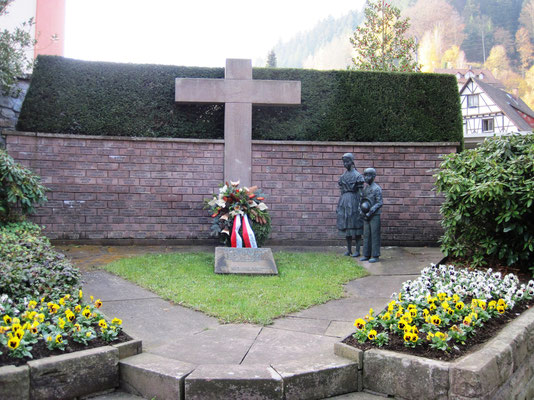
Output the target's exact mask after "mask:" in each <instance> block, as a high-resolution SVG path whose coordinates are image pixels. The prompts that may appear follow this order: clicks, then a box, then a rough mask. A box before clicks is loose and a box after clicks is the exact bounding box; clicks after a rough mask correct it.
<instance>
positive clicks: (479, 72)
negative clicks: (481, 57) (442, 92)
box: [434, 67, 504, 88]
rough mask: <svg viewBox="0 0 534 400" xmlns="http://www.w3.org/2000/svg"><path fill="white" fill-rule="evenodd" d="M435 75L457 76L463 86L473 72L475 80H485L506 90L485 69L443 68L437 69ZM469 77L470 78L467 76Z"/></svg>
mask: <svg viewBox="0 0 534 400" xmlns="http://www.w3.org/2000/svg"><path fill="white" fill-rule="evenodd" d="M434 72H435V73H437V74H452V75H455V76H456V79H457V80H458V83H459V84H461V85H463V84H465V83H466V82H467V80H468V79H469V78H470V77H471V76H470V75H471V74H469V75H468V72H471V73H472V74H473V77H474V78H478V79H483V80H484V82H486V83H489V84H492V85H495V86H498V87H500V88H504V85H503V84H502V83H501V82H500V81H499V80H497V78H495V77H494V76H493V74H492V73H491V71H490V70H488V69H483V68H472V67H469V68H441V69H435V70H434ZM466 75H468V76H466Z"/></svg>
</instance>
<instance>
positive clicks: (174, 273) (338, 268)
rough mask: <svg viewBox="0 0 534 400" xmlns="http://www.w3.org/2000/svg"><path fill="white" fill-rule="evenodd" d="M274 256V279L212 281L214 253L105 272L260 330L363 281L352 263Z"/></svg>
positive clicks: (122, 263)
mask: <svg viewBox="0 0 534 400" xmlns="http://www.w3.org/2000/svg"><path fill="white" fill-rule="evenodd" d="M273 255H274V259H275V261H276V265H277V267H278V272H279V275H278V276H238V275H216V274H215V273H214V272H213V264H214V255H213V253H173V254H156V255H154V254H146V255H143V256H140V257H132V258H125V259H121V260H118V261H115V262H112V263H110V264H107V265H105V266H104V267H103V268H104V269H106V270H107V271H110V272H112V273H114V274H116V275H119V276H122V277H123V278H126V279H128V280H130V281H132V282H135V283H137V284H138V285H140V286H142V287H144V288H147V289H149V290H151V291H152V292H154V293H157V294H158V295H159V296H161V297H163V298H164V299H167V300H171V301H173V302H175V303H177V304H181V305H183V306H186V307H190V308H193V309H195V310H199V311H203V312H205V313H206V314H208V315H212V316H214V317H217V318H219V320H220V321H222V322H251V323H258V324H270V323H272V320H273V319H274V318H277V317H280V316H283V315H286V314H289V313H292V312H295V311H299V310H303V309H305V308H308V307H310V306H313V305H315V304H320V303H324V302H326V301H328V300H332V299H338V298H341V297H343V293H344V291H343V284H344V283H346V282H348V281H350V280H353V279H356V278H360V277H362V276H365V275H367V272H366V271H365V269H364V268H362V267H361V266H359V265H357V264H356V263H355V260H354V259H353V258H352V257H344V256H341V255H336V254H332V253H326V254H325V253H284V252H281V253H274V254H273Z"/></svg>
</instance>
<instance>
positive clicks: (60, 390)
mask: <svg viewBox="0 0 534 400" xmlns="http://www.w3.org/2000/svg"><path fill="white" fill-rule="evenodd" d="M141 351H142V342H141V340H136V339H134V340H130V341H128V342H124V343H119V344H116V345H115V344H112V345H109V346H102V347H96V348H93V349H88V350H81V351H76V352H73V353H66V354H61V355H57V356H50V357H46V358H42V359H39V360H30V361H28V362H27V363H26V365H22V366H19V367H15V366H13V365H6V366H3V367H0V398H2V399H10V400H19V399H20V400H29V399H35V400H38V399H43V400H49V399H56V398H65V397H80V396H87V395H90V394H94V393H99V392H103V391H106V390H109V389H115V388H117V387H118V386H119V360H121V359H123V358H126V357H129V356H132V355H135V354H139V353H140V352H141Z"/></svg>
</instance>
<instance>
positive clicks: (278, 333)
mask: <svg viewBox="0 0 534 400" xmlns="http://www.w3.org/2000/svg"><path fill="white" fill-rule="evenodd" d="M60 249H61V250H62V251H64V252H65V254H67V255H68V256H69V257H70V258H71V259H72V260H73V261H74V264H75V265H78V266H80V267H81V268H82V270H83V276H84V281H85V283H84V292H85V293H86V294H92V295H93V296H95V298H100V299H102V301H103V302H104V306H103V311H104V312H105V313H106V314H107V315H108V316H110V317H118V318H121V319H122V320H123V325H124V329H125V331H126V332H128V333H129V334H130V335H132V336H133V337H135V338H139V339H142V340H143V350H144V351H145V352H149V353H153V354H157V355H160V356H164V357H166V358H171V359H176V360H180V361H184V362H188V363H191V364H196V365H199V364H241V365H248V364H266V365H270V364H273V363H283V362H289V361H294V360H299V359H310V358H311V359H313V358H315V359H317V358H319V359H320V358H323V359H324V358H328V357H332V355H333V346H334V343H335V342H337V341H339V340H340V339H343V338H345V337H346V336H348V335H349V334H350V333H351V332H353V331H354V327H353V322H354V320H355V319H356V318H358V317H361V316H363V315H365V314H366V313H367V312H368V310H369V308H370V307H373V308H374V309H375V310H377V311H379V310H381V309H382V308H384V307H385V305H386V304H387V303H388V302H389V301H390V295H391V293H392V292H396V291H398V290H399V288H400V286H401V284H402V282H404V281H406V280H408V279H413V278H415V277H416V276H417V275H418V274H419V272H420V271H421V269H422V268H424V267H427V266H428V265H430V263H437V262H439V261H440V260H441V258H442V254H441V252H440V251H439V249H438V248H426V247H425V248H400V247H387V248H384V249H383V251H382V254H383V255H382V257H381V262H380V263H376V264H369V263H367V262H362V263H361V264H362V265H363V266H364V267H365V268H366V269H367V270H368V271H369V272H370V275H369V276H367V277H365V278H361V279H357V280H354V281H352V282H349V283H348V284H347V285H346V293H347V296H346V297H344V298H342V299H340V300H333V301H329V302H328V303H325V304H321V305H318V306H314V307H311V308H309V309H307V310H303V311H300V312H298V313H294V314H291V315H288V316H287V317H284V318H279V319H276V320H275V322H274V323H273V324H272V325H268V326H260V325H253V324H220V323H219V322H218V321H217V319H216V318H213V317H209V316H206V315H205V314H203V313H201V312H197V311H193V310H191V309H188V308H185V307H181V306H179V305H175V304H172V303H170V302H167V301H164V300H162V299H161V298H160V297H158V296H157V295H155V294H154V293H152V292H150V291H148V290H145V289H143V288H140V287H139V286H137V285H135V284H132V283H130V282H128V281H125V280H124V279H121V278H119V277H116V276H114V275H111V274H109V273H107V272H104V271H100V270H97V269H94V268H93V267H95V266H98V265H101V264H102V263H107V262H110V261H111V260H113V259H117V258H120V257H126V256H129V255H135V254H142V253H146V252H163V251H166V252H170V251H198V250H200V248H198V247H178V246H175V247H158V246H149V247H140V246H135V247H129V246H126V247H122V248H121V247H96V246H70V247H68V248H66V247H60ZM282 250H283V251H288V250H290V251H321V252H335V253H337V254H339V253H342V252H343V248H341V247H324V248H317V247H311V248H300V249H297V248H289V247H273V252H276V251H282ZM355 262H356V261H355ZM341 398H347V399H348V398H349V397H340V399H341ZM354 398H355V399H356V398H358V399H359V398H360V397H354ZM361 398H362V399H363V397H361Z"/></svg>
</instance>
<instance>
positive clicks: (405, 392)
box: [363, 349, 449, 400]
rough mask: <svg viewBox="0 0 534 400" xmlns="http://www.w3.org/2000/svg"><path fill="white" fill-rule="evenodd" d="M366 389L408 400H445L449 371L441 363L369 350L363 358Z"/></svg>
mask: <svg viewBox="0 0 534 400" xmlns="http://www.w3.org/2000/svg"><path fill="white" fill-rule="evenodd" d="M363 388H364V389H368V390H371V391H373V392H377V393H385V394H388V395H394V396H396V397H400V398H405V399H413V400H415V399H421V400H423V399H424V400H434V399H435V400H442V399H443V400H444V399H447V396H448V392H449V367H448V364H447V363H444V362H441V361H436V360H430V359H425V358H421V357H415V356H410V355H406V354H400V353H394V352H391V351H386V350H374V349H373V350H368V351H366V352H365V353H364V356H363Z"/></svg>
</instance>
